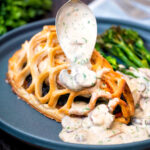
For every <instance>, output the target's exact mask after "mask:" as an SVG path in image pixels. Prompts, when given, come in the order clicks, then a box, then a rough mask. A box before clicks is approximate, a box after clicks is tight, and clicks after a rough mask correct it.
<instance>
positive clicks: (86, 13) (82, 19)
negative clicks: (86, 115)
mask: <svg viewBox="0 0 150 150" xmlns="http://www.w3.org/2000/svg"><path fill="white" fill-rule="evenodd" d="M58 22H59V23H58V25H57V28H56V29H57V35H58V40H59V43H60V45H61V47H62V49H63V51H64V53H65V55H66V57H67V59H68V60H69V62H70V67H69V68H68V69H64V70H62V71H61V72H60V74H59V80H60V83H61V84H62V85H64V86H65V87H67V88H68V89H71V90H74V91H79V90H81V89H84V88H85V87H91V86H93V85H94V84H95V83H96V74H95V72H93V71H91V70H90V67H91V64H90V58H91V55H92V52H93V50H94V46H95V42H96V37H97V24H96V19H95V17H94V15H93V14H92V13H91V11H90V9H89V8H87V7H85V4H83V3H82V2H80V3H76V2H73V1H72V4H71V5H70V6H68V8H67V9H65V10H64V11H63V12H61V14H59V18H58Z"/></svg>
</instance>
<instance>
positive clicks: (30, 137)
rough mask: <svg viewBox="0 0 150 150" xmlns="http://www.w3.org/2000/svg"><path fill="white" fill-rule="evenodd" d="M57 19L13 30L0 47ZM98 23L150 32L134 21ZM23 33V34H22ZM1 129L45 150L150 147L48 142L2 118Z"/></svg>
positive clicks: (144, 26) (115, 20) (136, 144)
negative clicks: (45, 149)
mask: <svg viewBox="0 0 150 150" xmlns="http://www.w3.org/2000/svg"><path fill="white" fill-rule="evenodd" d="M54 22H55V19H54V18H51V19H44V20H40V21H35V22H32V23H29V24H26V25H24V26H21V27H19V28H16V29H13V30H11V31H9V32H7V33H6V34H4V35H3V36H1V37H0V45H1V44H3V42H4V41H6V39H7V40H8V39H11V38H12V36H13V35H14V34H15V36H16V34H20V33H23V32H25V31H27V30H29V29H32V28H34V29H35V28H39V26H43V25H44V24H45V25H46V24H50V23H51V24H54ZM97 22H98V23H99V22H102V23H114V24H115V25H116V24H117V25H119V24H120V25H125V26H129V27H134V28H138V29H141V30H144V31H147V32H150V27H148V26H146V25H142V24H139V23H136V22H134V21H126V20H121V19H113V18H103V17H98V18H97ZM20 31H23V32H20ZM0 52H1V49H0ZM0 128H1V129H2V130H4V131H5V132H7V133H9V134H11V135H13V136H15V137H17V138H18V139H21V140H23V141H26V142H28V143H31V144H34V145H38V146H41V147H45V148H55V149H56V148H57V149H58V148H66V149H71V148H72V149H85V148H86V149H87V150H89V149H92V150H102V149H104V150H107V149H110V148H111V149H114V150H117V149H120V148H124V149H125V148H133V147H135V146H136V147H143V146H145V147H146V146H148V145H149V144H150V139H147V140H144V141H138V142H132V143H126V144H114V145H87V144H73V143H66V142H59V141H54V140H47V139H45V138H41V137H38V136H34V135H32V134H28V133H26V132H23V131H21V130H19V129H17V128H16V127H14V126H11V125H9V124H8V123H7V122H4V121H3V120H2V119H1V118H0Z"/></svg>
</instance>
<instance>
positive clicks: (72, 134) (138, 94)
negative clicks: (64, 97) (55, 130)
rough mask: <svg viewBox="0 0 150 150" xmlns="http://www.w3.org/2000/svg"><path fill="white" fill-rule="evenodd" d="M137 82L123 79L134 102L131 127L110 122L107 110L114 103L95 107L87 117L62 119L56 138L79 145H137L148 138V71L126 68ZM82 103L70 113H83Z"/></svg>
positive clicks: (149, 90) (73, 107) (149, 82)
mask: <svg viewBox="0 0 150 150" xmlns="http://www.w3.org/2000/svg"><path fill="white" fill-rule="evenodd" d="M130 71H131V72H133V73H134V74H135V75H136V76H137V78H133V77H131V76H127V75H124V78H125V80H126V81H127V83H128V85H129V87H130V89H131V91H132V94H133V97H134V101H135V115H134V117H133V118H132V121H131V125H126V124H122V123H119V122H115V121H114V115H112V114H111V113H110V112H111V106H112V105H114V104H115V102H116V101H117V99H112V100H110V102H109V104H108V105H106V104H99V105H97V107H96V108H95V109H94V110H93V111H91V112H90V113H89V114H88V116H87V117H82V118H81V117H69V116H65V117H64V118H63V120H62V127H63V129H62V131H61V133H60V134H59V137H60V138H61V139H62V140H63V141H65V142H71V143H80V144H81V143H82V144H120V143H128V142H134V141H141V140H145V139H148V138H149V135H150V70H149V69H144V68H140V69H138V70H135V69H133V68H130ZM85 106H86V104H85V103H84V102H81V103H77V104H74V105H73V106H72V110H73V109H77V108H78V109H81V108H82V110H83V111H84V109H86V108H85Z"/></svg>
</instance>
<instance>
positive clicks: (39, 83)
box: [7, 26, 134, 123]
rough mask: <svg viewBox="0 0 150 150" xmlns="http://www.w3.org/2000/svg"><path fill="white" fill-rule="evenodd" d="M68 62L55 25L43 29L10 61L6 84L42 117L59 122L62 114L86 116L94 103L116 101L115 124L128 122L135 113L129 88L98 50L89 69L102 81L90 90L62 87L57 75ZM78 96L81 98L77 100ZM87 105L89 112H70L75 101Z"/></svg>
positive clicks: (73, 110) (113, 107)
mask: <svg viewBox="0 0 150 150" xmlns="http://www.w3.org/2000/svg"><path fill="white" fill-rule="evenodd" d="M68 66H69V62H68V61H67V58H66V57H65V55H64V53H63V51H62V49H61V47H60V46H59V43H58V41H57V36H56V29H55V26H44V28H43V30H42V31H41V32H39V33H37V34H36V35H35V36H33V38H32V39H31V40H30V41H29V42H28V41H26V42H25V43H24V44H23V45H22V48H21V49H20V50H18V51H17V52H15V54H14V55H13V56H12V58H10V59H9V66H8V74H7V77H8V81H9V83H10V84H11V86H12V88H13V91H14V92H15V93H16V94H17V95H18V96H19V97H20V98H21V99H23V100H25V101H26V102H27V103H29V104H30V105H31V106H32V107H34V108H35V109H36V110H38V111H39V112H41V113H42V114H44V115H46V116H47V117H50V118H52V119H55V120H57V121H61V119H62V117H63V116H64V115H87V114H88V113H89V112H90V111H91V110H92V109H94V108H95V105H96V103H97V102H101V101H106V102H109V101H110V100H111V99H113V98H117V99H118V101H116V103H115V104H114V105H113V106H111V109H110V111H111V112H112V113H115V109H116V108H117V107H120V112H117V113H116V114H115V116H116V121H119V122H123V123H128V122H129V121H130V118H131V116H132V115H133V114H134V102H133V98H132V95H131V92H130V89H129V87H128V85H127V83H126V82H125V80H124V79H123V78H122V75H120V74H119V73H117V72H115V71H113V69H112V67H111V65H110V64H109V63H108V62H107V60H106V59H104V58H103V57H102V56H101V55H100V54H99V53H98V52H97V51H95V50H94V52H93V54H92V58H91V66H92V67H91V69H92V70H93V71H95V72H96V73H97V75H98V76H100V77H101V78H97V82H96V84H95V85H93V86H92V87H90V88H86V89H84V90H81V91H78V92H75V91H71V90H69V89H67V88H65V87H63V86H62V85H61V84H60V82H59V79H58V75H59V72H60V71H61V70H62V69H65V68H68ZM79 96H80V97H79ZM82 100H84V101H85V102H86V108H88V109H84V111H83V108H82V109H80V108H79V109H73V107H74V105H75V101H82Z"/></svg>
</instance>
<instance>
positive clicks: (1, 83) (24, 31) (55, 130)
mask: <svg viewBox="0 0 150 150" xmlns="http://www.w3.org/2000/svg"><path fill="white" fill-rule="evenodd" d="M54 23H55V21H54V19H48V20H42V21H38V22H35V23H31V24H28V25H26V26H23V27H20V28H18V29H15V30H13V31H11V32H8V33H7V34H5V35H4V36H2V37H0V128H1V129H2V130H4V131H6V132H8V133H10V134H12V135H13V136H15V137H18V138H19V139H22V140H24V141H26V142H29V143H32V144H34V145H38V146H42V147H46V148H51V149H59V150H60V149H64V150H70V149H71V150H79V149H80V150H83V149H84V150H85V149H86V150H90V149H91V150H102V149H105V150H108V149H113V150H117V149H126V150H127V149H130V150H131V149H135V148H136V149H143V148H147V147H150V140H146V141H141V142H135V143H130V144H120V145H109V146H100V145H99V146H98V145H80V144H70V143H65V142H62V141H61V140H60V139H59V137H58V134H59V132H60V131H61V124H60V123H57V122H56V121H54V120H51V119H48V118H46V117H45V116H43V115H42V114H40V113H39V112H37V111H36V110H35V109H33V108H31V107H30V106H29V105H28V104H26V103H25V102H23V101H21V100H19V99H17V96H16V95H15V94H14V93H13V92H12V90H11V87H10V86H9V85H8V84H6V83H5V78H6V73H7V65H8V59H9V58H10V57H11V56H12V55H13V53H14V52H15V51H16V50H18V49H19V48H20V47H21V44H22V43H23V42H24V41H25V40H29V39H30V38H31V37H32V36H33V35H34V34H36V33H37V32H39V31H41V30H42V27H43V26H44V25H48V24H54ZM97 23H98V32H99V33H102V32H103V31H104V30H106V29H107V28H109V27H110V26H112V25H120V26H122V27H126V28H132V29H134V30H136V31H138V33H139V34H140V35H141V36H142V37H143V39H144V40H145V44H146V46H147V47H150V28H148V27H146V26H142V25H138V24H136V23H134V22H127V21H121V20H114V19H104V18H97ZM149 49H150V48H149Z"/></svg>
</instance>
